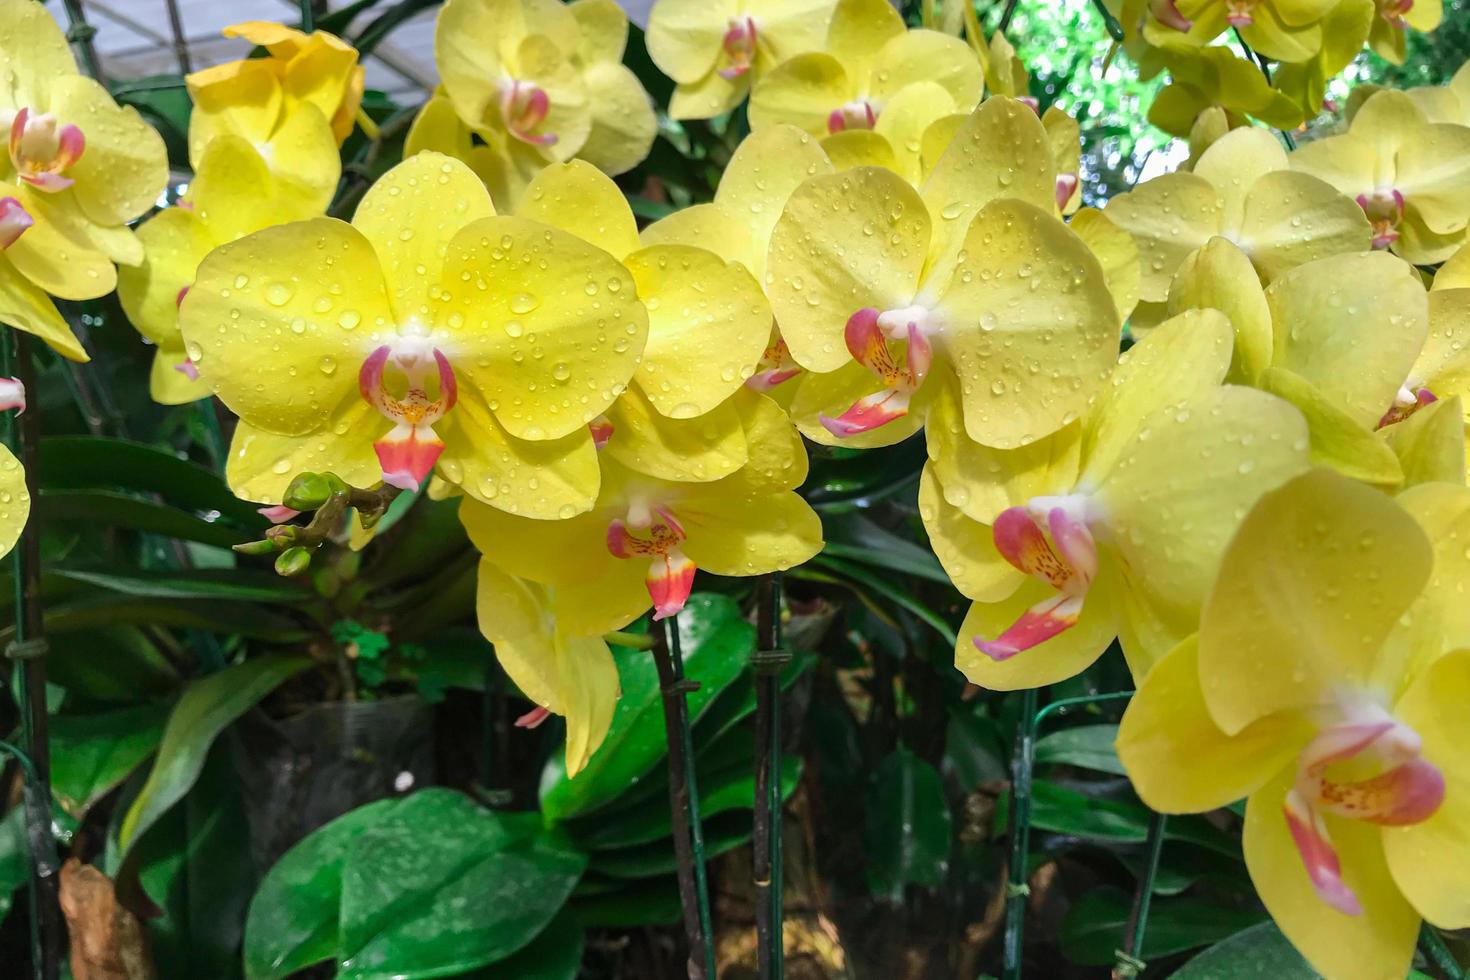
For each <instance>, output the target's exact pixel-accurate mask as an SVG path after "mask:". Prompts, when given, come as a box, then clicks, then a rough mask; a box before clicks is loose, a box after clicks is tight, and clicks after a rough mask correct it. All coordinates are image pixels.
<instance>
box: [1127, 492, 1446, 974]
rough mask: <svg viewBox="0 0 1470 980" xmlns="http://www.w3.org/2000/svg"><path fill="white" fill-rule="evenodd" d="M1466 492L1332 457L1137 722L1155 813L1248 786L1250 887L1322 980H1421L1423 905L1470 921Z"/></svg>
mask: <svg viewBox="0 0 1470 980" xmlns="http://www.w3.org/2000/svg"><path fill="white" fill-rule="evenodd" d="M1467 498H1470V491H1466V490H1465V489H1464V488H1463V487H1453V486H1446V485H1443V484H1426V485H1424V486H1420V487H1415V488H1413V489H1412V490H1409V491H1407V492H1406V493H1404V494H1403V495H1402V496H1400V497H1399V499H1398V501H1397V502H1395V501H1394V500H1392V499H1390V498H1389V497H1387V496H1384V495H1383V494H1381V493H1378V492H1377V491H1375V490H1372V489H1370V488H1367V487H1364V486H1362V485H1361V484H1358V483H1354V482H1353V481H1351V480H1348V479H1346V478H1344V477H1342V476H1339V475H1337V474H1335V473H1332V472H1331V471H1328V470H1316V471H1313V472H1311V473H1308V474H1306V475H1304V476H1301V477H1298V478H1297V479H1295V480H1293V481H1291V482H1290V483H1288V484H1286V485H1285V486H1284V487H1282V488H1281V489H1279V490H1276V491H1274V492H1272V493H1270V494H1267V495H1266V496H1265V497H1263V498H1262V499H1261V501H1260V502H1259V503H1258V504H1257V505H1256V506H1255V508H1254V509H1253V510H1252V511H1251V512H1250V514H1249V515H1247V517H1246V518H1245V520H1244V522H1243V523H1242V524H1241V527H1240V530H1239V531H1238V532H1237V534H1236V535H1235V538H1234V540H1232V541H1231V543H1230V546H1229V548H1228V549H1227V550H1226V552H1225V556H1224V559H1223V560H1222V562H1221V567H1220V574H1219V577H1218V578H1217V580H1216V582H1215V584H1214V585H1213V587H1212V589H1211V592H1210V595H1209V597H1208V599H1207V600H1206V603H1205V607H1204V612H1203V616H1202V619H1201V625H1200V633H1199V637H1198V639H1197V641H1196V640H1194V639H1191V640H1189V641H1187V642H1185V643H1183V644H1181V645H1180V646H1179V647H1178V648H1176V649H1175V650H1174V651H1173V652H1171V653H1170V654H1169V655H1168V656H1166V657H1165V658H1164V659H1163V660H1162V661H1161V662H1160V663H1159V664H1158V665H1157V666H1156V667H1155V668H1154V669H1153V671H1152V672H1151V673H1150V674H1149V675H1148V676H1147V677H1146V678H1144V679H1143V683H1142V685H1141V686H1140V688H1139V691H1138V693H1137V695H1135V696H1134V699H1133V701H1132V703H1131V704H1130V705H1129V707H1128V711H1127V713H1126V714H1125V716H1124V718H1123V723H1122V726H1121V728H1120V730H1119V734H1118V755H1119V757H1120V758H1121V759H1122V761H1123V765H1124V766H1125V768H1126V769H1127V770H1128V774H1129V776H1130V777H1131V778H1132V780H1133V783H1134V786H1135V788H1136V789H1137V790H1138V793H1139V795H1140V796H1141V797H1142V798H1143V799H1144V801H1145V802H1146V803H1148V805H1149V806H1150V807H1152V808H1153V809H1155V810H1159V811H1162V812H1166V813H1194V812H1202V811H1207V810H1213V809H1215V808H1217V807H1221V806H1225V805H1226V804H1229V803H1231V802H1233V801H1235V800H1237V799H1239V798H1241V797H1247V798H1248V799H1247V803H1246V809H1245V826H1244V846H1245V860H1246V867H1247V868H1248V870H1249V872H1250V875H1251V880H1252V881H1253V882H1254V883H1255V886H1256V890H1257V891H1258V892H1259V893H1260V896H1261V899H1262V901H1263V902H1264V903H1265V905H1266V908H1267V910H1268V911H1269V912H1270V913H1271V916H1272V918H1274V919H1275V920H1276V923H1277V925H1278V926H1280V927H1281V930H1282V932H1284V933H1285V934H1286V936H1287V938H1288V939H1290V940H1291V941H1292V943H1293V944H1294V945H1295V946H1296V947H1297V949H1299V950H1300V951H1301V952H1302V954H1303V955H1305V956H1306V958H1307V960H1308V961H1309V962H1310V963H1311V964H1312V966H1313V967H1315V968H1316V969H1317V970H1319V971H1321V973H1322V974H1323V975H1325V976H1330V977H1340V978H1342V980H1358V978H1361V980H1378V978H1383V977H1400V976H1403V975H1404V974H1405V973H1407V972H1408V971H1409V966H1410V962H1411V960H1412V958H1413V954H1414V946H1415V942H1416V939H1417V937H1418V934H1419V929H1420V920H1421V916H1423V917H1424V918H1428V919H1429V920H1430V921H1431V922H1433V923H1435V924H1436V925H1439V926H1441V927H1445V928H1463V927H1465V926H1466V925H1470V904H1467V900H1466V899H1467V893H1466V891H1465V887H1464V883H1465V876H1466V875H1467V874H1470V857H1467V856H1470V846H1467V845H1470V841H1467V839H1466V837H1465V827H1466V826H1467V825H1470V772H1467V770H1466V767H1465V762H1464V751H1463V748H1464V744H1465V741H1466V739H1467V738H1470V719H1467V717H1466V715H1465V712H1464V711H1463V699H1464V698H1465V697H1466V696H1470V684H1467V678H1470V651H1467V650H1465V649H1464V647H1465V645H1466V643H1467V641H1470V631H1467V629H1466V623H1465V613H1464V608H1465V607H1464V601H1463V596H1459V595H1458V594H1457V593H1458V590H1459V589H1460V588H1461V587H1462V586H1463V582H1464V577H1465V575H1466V574H1467V572H1470V569H1467V568H1466V559H1465V556H1464V550H1465V548H1464V541H1465V540H1466V536H1467V535H1470V523H1467V520H1466V515H1467V514H1470V499H1467Z"/></svg>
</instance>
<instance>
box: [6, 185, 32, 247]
mask: <svg viewBox="0 0 1470 980" xmlns="http://www.w3.org/2000/svg"><path fill="white" fill-rule="evenodd" d="M35 223H36V219H35V218H32V217H31V213H30V212H29V211H27V210H26V209H25V205H23V204H21V203H20V201H19V200H17V199H16V198H13V197H0V251H4V250H5V249H7V248H9V247H10V246H12V245H14V244H15V243H16V242H17V241H18V240H19V239H20V236H21V235H23V234H25V231H26V229H27V228H29V227H31V226H32V225H34V224H35Z"/></svg>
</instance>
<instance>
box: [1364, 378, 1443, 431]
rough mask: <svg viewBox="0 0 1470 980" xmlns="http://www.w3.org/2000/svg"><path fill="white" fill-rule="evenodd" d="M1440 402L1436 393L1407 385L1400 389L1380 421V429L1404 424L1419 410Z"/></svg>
mask: <svg viewBox="0 0 1470 980" xmlns="http://www.w3.org/2000/svg"><path fill="white" fill-rule="evenodd" d="M1438 400H1439V399H1438V398H1437V397H1436V396H1435V394H1434V392H1432V391H1430V390H1429V389H1428V388H1424V387H1420V386H1410V385H1407V384H1406V385H1404V386H1402V387H1401V388H1399V393H1398V394H1397V395H1396V396H1394V400H1393V405H1392V406H1391V407H1390V408H1389V410H1388V411H1386V412H1384V413H1383V417H1382V418H1381V419H1379V420H1378V428H1380V429H1382V428H1385V427H1387V426H1390V425H1395V424H1397V423H1399V422H1402V421H1403V420H1404V419H1406V418H1408V417H1409V416H1410V415H1413V414H1414V413H1415V412H1417V411H1419V409H1421V408H1423V407H1424V406H1426V405H1433V404H1434V403H1435V402H1437V401H1438Z"/></svg>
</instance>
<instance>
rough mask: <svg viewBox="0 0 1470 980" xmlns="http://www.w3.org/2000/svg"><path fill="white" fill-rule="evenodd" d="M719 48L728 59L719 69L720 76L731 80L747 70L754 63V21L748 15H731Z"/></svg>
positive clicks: (728, 80)
mask: <svg viewBox="0 0 1470 980" xmlns="http://www.w3.org/2000/svg"><path fill="white" fill-rule="evenodd" d="M720 49H721V50H722V51H724V53H725V57H726V58H728V59H729V61H730V64H729V65H727V66H726V67H724V68H721V69H720V70H719V72H718V74H719V76H720V77H721V78H723V79H724V80H725V81H727V82H731V81H734V80H735V79H737V78H739V77H740V76H742V75H744V74H746V73H747V72H749V71H750V69H751V66H752V65H753V64H754V63H755V49H756V29H755V21H754V20H752V19H751V18H749V17H731V18H730V24H729V27H728V28H727V29H726V30H725V36H724V38H723V39H722V40H721V41H720Z"/></svg>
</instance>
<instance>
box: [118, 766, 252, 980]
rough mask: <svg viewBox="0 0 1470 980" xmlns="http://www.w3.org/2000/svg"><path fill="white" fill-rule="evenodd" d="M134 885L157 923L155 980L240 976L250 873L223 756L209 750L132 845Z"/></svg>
mask: <svg viewBox="0 0 1470 980" xmlns="http://www.w3.org/2000/svg"><path fill="white" fill-rule="evenodd" d="M137 854H138V878H139V881H140V882H141V883H142V885H143V888H144V890H145V891H146V892H147V893H148V896H149V897H150V898H151V899H153V901H154V903H155V904H157V905H158V906H159V908H160V909H161V910H162V911H163V915H162V916H161V917H159V918H156V919H150V920H149V922H148V932H149V936H150V939H151V942H152V945H153V952H154V959H155V962H156V963H157V964H158V969H159V976H160V978H162V980H196V978H198V977H209V978H210V980H229V978H232V977H238V976H239V975H240V957H239V955H238V950H239V947H240V934H241V927H242V925H243V923H244V919H245V909H246V906H247V904H248V903H249V901H250V894H251V892H253V891H254V890H255V874H256V872H255V867H254V864H253V863H252V861H251V857H250V828H249V825H248V823H247V822H246V819H245V806H244V802H243V800H242V799H241V795H240V785H239V779H238V777H237V776H236V775H235V769H234V766H233V765H232V764H231V761H230V757H229V753H228V752H227V751H225V747H224V746H216V747H215V748H214V750H213V751H212V752H210V753H209V758H208V760H207V761H206V763H205V765H204V770H203V772H202V773H201V775H200V777H199V781H198V782H197V783H195V784H194V787H193V788H192V789H190V790H189V793H188V795H187V796H185V797H184V800H183V802H182V804H180V805H179V806H176V807H174V808H173V809H172V810H170V811H169V812H168V813H167V814H165V815H164V816H163V818H162V819H161V820H159V821H158V822H157V823H155V824H154V825H153V827H152V828H151V829H150V830H149V831H148V832H147V833H146V834H144V835H143V837H142V839H141V840H140V841H139V842H138V845H137Z"/></svg>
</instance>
